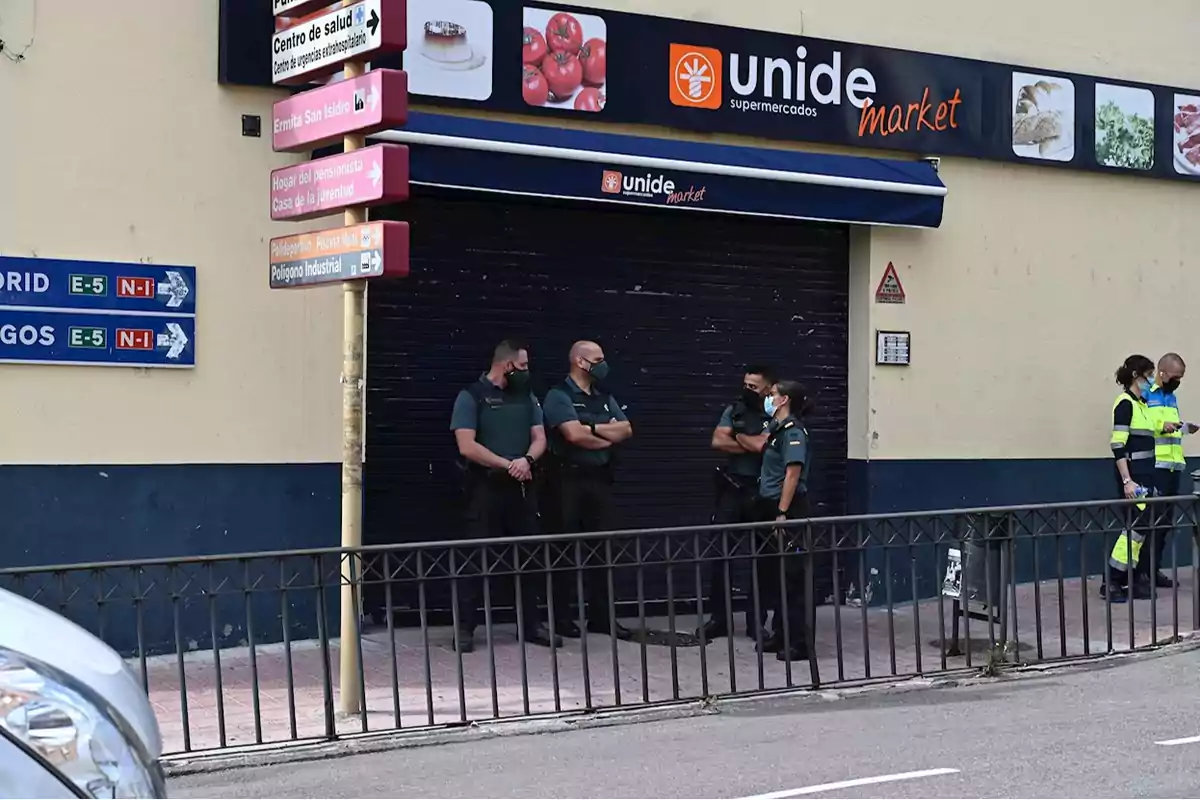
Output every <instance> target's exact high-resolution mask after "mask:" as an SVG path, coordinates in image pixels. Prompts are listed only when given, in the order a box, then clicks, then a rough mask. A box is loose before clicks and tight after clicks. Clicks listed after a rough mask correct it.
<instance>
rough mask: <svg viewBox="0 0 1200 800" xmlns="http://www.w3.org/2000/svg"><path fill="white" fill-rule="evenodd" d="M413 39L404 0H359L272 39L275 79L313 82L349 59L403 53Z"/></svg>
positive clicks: (284, 31)
mask: <svg viewBox="0 0 1200 800" xmlns="http://www.w3.org/2000/svg"><path fill="white" fill-rule="evenodd" d="M407 38H408V28H407V22H406V19H405V2H404V0H359V2H357V3H353V4H351V5H347V6H343V7H342V8H339V9H335V10H333V11H330V12H327V13H325V14H321V15H319V16H316V17H313V18H312V19H311V20H303V21H301V22H299V23H297V24H296V25H293V26H292V27H290V28H287V29H285V30H282V31H279V32H278V33H276V34H275V35H274V36H273V37H271V76H272V80H273V82H275V83H281V84H303V83H308V82H309V81H312V80H314V79H316V78H322V77H324V76H326V75H332V74H333V73H335V72H337V71H338V70H340V69H341V68H342V65H343V63H344V62H346V61H370V60H371V57H372V56H376V55H384V54H388V53H399V52H402V51H403V50H404V46H405V43H406V41H407ZM347 77H349V76H347Z"/></svg>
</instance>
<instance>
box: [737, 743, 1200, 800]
mask: <svg viewBox="0 0 1200 800" xmlns="http://www.w3.org/2000/svg"><path fill="white" fill-rule="evenodd" d="M1198 740H1200V739H1198ZM1159 744H1163V742H1159ZM958 771H959V770H956V769H951V768H950V767H938V768H937V769H923V770H919V771H917V772H897V773H894V774H892V775H876V776H875V777H873V778H854V779H853V780H849V781H837V782H836V783H819V784H817V785H815V786H801V787H800V788H799V789H782V790H780V791H778V792H768V793H767V794H756V795H752V796H750V797H743V798H741V800H785V798H788V797H799V796H800V795H805V794H817V793H818V792H832V791H836V790H838V789H850V788H853V787H855V786H871V785H873V784H876V783H891V782H892V781H911V780H915V779H916V778H932V777H934V776H937V775H953V774H954V773H956V772H958Z"/></svg>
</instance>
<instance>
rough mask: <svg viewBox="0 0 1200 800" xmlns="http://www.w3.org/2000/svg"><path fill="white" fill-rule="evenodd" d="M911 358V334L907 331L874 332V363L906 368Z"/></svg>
mask: <svg viewBox="0 0 1200 800" xmlns="http://www.w3.org/2000/svg"><path fill="white" fill-rule="evenodd" d="M911 356H912V334H910V333H909V332H908V331H875V363H876V364H877V365H880V366H888V367H907V366H908V365H909V363H910V361H909V360H910V358H911Z"/></svg>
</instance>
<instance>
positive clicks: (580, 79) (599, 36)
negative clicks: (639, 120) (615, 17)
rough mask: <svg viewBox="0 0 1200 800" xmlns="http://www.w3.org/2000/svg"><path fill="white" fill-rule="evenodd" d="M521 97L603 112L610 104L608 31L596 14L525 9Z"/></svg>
mask: <svg viewBox="0 0 1200 800" xmlns="http://www.w3.org/2000/svg"><path fill="white" fill-rule="evenodd" d="M524 23H525V27H524V30H523V31H522V34H521V64H522V68H521V95H522V97H524V98H525V103H526V104H527V105H531V106H535V107H538V108H560V109H563V110H566V111H582V112H585V113H593V114H594V113H598V112H600V111H603V110H604V105H605V103H606V102H607V95H606V93H605V92H606V88H607V83H608V26H607V25H606V24H605V22H604V20H603V19H601V18H600V17H597V16H595V15H594V14H579V13H576V12H574V11H547V10H545V9H541V8H526V9H525V10H524Z"/></svg>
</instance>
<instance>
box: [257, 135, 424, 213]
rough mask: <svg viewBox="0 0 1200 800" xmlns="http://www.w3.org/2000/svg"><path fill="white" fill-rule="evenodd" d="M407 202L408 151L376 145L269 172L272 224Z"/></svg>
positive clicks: (404, 148)
mask: <svg viewBox="0 0 1200 800" xmlns="http://www.w3.org/2000/svg"><path fill="white" fill-rule="evenodd" d="M407 199H408V148H407V147H405V146H404V145H402V144H377V145H374V146H373V147H367V148H364V149H362V150H355V151H354V152H352V153H343V154H342V155H337V156H329V157H328V158H319V159H317V160H316V161H309V162H307V163H304V164H298V165H296V166H294V167H284V168H282V169H277V170H273V171H272V172H271V219H274V220H285V219H286V220H305V219H315V218H317V217H324V216H328V215H330V214H333V213H335V212H338V211H342V210H344V209H346V208H349V207H351V206H378V205H384V204H386V203H400V202H403V201H405V200H407Z"/></svg>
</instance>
